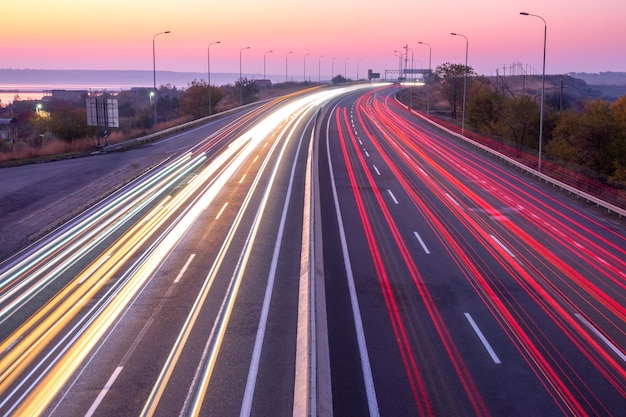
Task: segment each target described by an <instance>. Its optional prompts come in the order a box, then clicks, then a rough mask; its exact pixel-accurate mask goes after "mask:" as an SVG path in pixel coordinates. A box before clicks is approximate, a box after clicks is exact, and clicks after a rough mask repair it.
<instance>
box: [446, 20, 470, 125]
mask: <svg viewBox="0 0 626 417" xmlns="http://www.w3.org/2000/svg"><path fill="white" fill-rule="evenodd" d="M450 35H452V36H460V37H462V38H465V68H464V71H463V72H464V76H463V119H462V121H461V135H465V104H466V99H467V52H468V50H469V40H468V39H467V36H465V35H461V34H460V33H454V32H452V33H450Z"/></svg>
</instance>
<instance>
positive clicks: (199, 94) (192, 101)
mask: <svg viewBox="0 0 626 417" xmlns="http://www.w3.org/2000/svg"><path fill="white" fill-rule="evenodd" d="M180 111H181V113H183V114H188V115H190V116H192V117H193V118H195V119H198V118H200V117H203V116H206V115H208V114H209V86H208V85H207V83H206V82H204V81H203V80H200V81H198V80H193V81H192V82H191V83H190V84H189V86H188V87H187V89H186V90H185V91H184V92H183V94H182V96H181V97H180Z"/></svg>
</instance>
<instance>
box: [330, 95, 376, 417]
mask: <svg viewBox="0 0 626 417" xmlns="http://www.w3.org/2000/svg"><path fill="white" fill-rule="evenodd" d="M336 108H337V105H335V107H334V108H333V111H334V110H335V109H336ZM330 120H331V119H330V118H329V119H328V122H327V123H326V158H327V159H328V165H329V167H330V172H331V175H330V183H331V188H332V190H333V200H334V203H335V214H336V216H337V227H338V229H339V239H340V241H341V252H342V255H343V264H344V270H345V272H346V279H347V281H348V292H349V293H350V306H351V308H352V316H353V317H354V327H355V331H356V338H357V344H358V346H359V357H360V359H361V372H362V373H363V384H364V385H365V393H366V397H367V406H368V410H369V415H370V417H379V416H380V410H379V408H378V399H377V398H376V388H375V386H374V377H373V376H372V366H371V364H370V357H369V353H368V350H367V343H366V340H365V329H364V326H363V319H362V317H361V307H360V306H359V299H358V297H357V294H356V284H355V282H354V275H353V274H352V261H351V260H350V253H349V252H348V243H347V239H346V231H345V229H344V228H343V224H344V221H343V216H342V215H341V207H339V196H338V195H337V182H336V181H335V176H334V172H335V170H334V168H333V162H332V158H331V155H330V141H329V138H330V133H329V132H330V124H331V123H330Z"/></svg>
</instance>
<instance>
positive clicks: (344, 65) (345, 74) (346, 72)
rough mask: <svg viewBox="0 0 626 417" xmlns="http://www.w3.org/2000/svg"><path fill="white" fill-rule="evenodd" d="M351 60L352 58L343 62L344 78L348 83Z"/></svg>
mask: <svg viewBox="0 0 626 417" xmlns="http://www.w3.org/2000/svg"><path fill="white" fill-rule="evenodd" d="M349 60H350V58H346V60H345V61H344V62H343V78H344V79H345V80H346V81H348V61H349Z"/></svg>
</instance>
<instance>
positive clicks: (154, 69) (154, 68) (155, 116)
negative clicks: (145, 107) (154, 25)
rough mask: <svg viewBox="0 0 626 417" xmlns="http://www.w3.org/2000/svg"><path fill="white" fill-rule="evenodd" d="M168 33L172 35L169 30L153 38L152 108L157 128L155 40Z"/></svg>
mask: <svg viewBox="0 0 626 417" xmlns="http://www.w3.org/2000/svg"><path fill="white" fill-rule="evenodd" d="M167 33H170V31H169V30H166V31H165V32H159V33H156V34H155V35H154V36H153V37H152V75H153V79H152V80H153V82H154V84H153V87H154V102H153V105H152V108H153V110H154V124H153V126H154V127H155V128H156V123H157V104H156V103H157V94H156V93H157V87H156V47H155V41H154V40H155V39H156V37H157V36H159V35H165V34H167Z"/></svg>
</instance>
